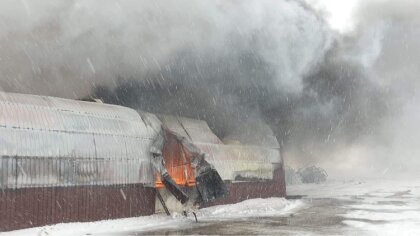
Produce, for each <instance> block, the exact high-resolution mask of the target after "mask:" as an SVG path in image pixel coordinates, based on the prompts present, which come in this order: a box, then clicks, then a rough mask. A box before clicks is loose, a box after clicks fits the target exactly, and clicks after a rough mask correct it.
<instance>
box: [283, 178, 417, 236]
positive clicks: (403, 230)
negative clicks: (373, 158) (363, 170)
mask: <svg viewBox="0 0 420 236" xmlns="http://www.w3.org/2000/svg"><path fill="white" fill-rule="evenodd" d="M288 192H289V194H304V195H307V197H306V199H307V200H308V199H314V198H316V199H326V198H333V199H337V200H341V201H342V204H341V206H339V207H340V208H341V209H342V210H343V211H341V213H338V214H337V216H338V217H341V218H342V220H341V222H342V224H343V225H344V228H343V233H346V234H352V232H358V234H359V235H360V234H363V235H420V180H410V181H404V180H371V181H350V182H340V181H336V182H330V183H326V184H322V185H296V186H291V187H289V188H288Z"/></svg>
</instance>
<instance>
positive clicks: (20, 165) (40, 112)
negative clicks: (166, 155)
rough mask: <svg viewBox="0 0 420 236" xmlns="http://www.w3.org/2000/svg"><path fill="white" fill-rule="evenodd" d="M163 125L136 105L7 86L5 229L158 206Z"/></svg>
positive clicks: (0, 208) (1, 99) (1, 145)
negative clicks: (157, 146)
mask: <svg viewBox="0 0 420 236" xmlns="http://www.w3.org/2000/svg"><path fill="white" fill-rule="evenodd" d="M159 128H160V122H159V121H158V120H157V118H156V117H154V116H153V115H151V114H147V113H144V114H141V116H140V114H139V113H137V112H136V111H134V110H131V109H129V108H124V107H119V106H112V105H106V104H98V103H89V102H82V101H73V100H66V99H60V98H51V97H41V96H33V95H23V94H6V93H0V156H1V159H0V230H1V231H4V230H12V229H18V228H23V227H33V226H40V225H46V224H53V223H59V222H72V221H92V220H101V219H114V218H121V217H130V216H139V215H145V214H153V213H154V206H155V190H154V188H149V187H147V186H150V187H152V186H154V182H155V180H154V179H155V176H154V172H153V170H152V167H151V164H150V156H149V153H148V150H149V146H150V144H151V142H152V141H153V139H154V137H155V135H156V133H157V131H158V130H159Z"/></svg>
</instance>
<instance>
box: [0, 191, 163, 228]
mask: <svg viewBox="0 0 420 236" xmlns="http://www.w3.org/2000/svg"><path fill="white" fill-rule="evenodd" d="M154 211H155V189H154V188H149V187H144V186H143V185H141V184H130V185H112V186H109V185H106V186H100V185H97V186H77V187H37V188H20V189H2V190H1V191H0V231H10V230H15V229H21V228H28V227H36V226H43V225H48V224H56V223H63V222H87V221H95V220H104V219H117V218H125V217H135V216H142V215H151V214H153V213H154Z"/></svg>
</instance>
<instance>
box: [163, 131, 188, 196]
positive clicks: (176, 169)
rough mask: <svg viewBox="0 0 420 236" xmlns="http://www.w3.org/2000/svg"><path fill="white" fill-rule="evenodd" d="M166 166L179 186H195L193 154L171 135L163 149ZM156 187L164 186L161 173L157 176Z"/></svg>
mask: <svg viewBox="0 0 420 236" xmlns="http://www.w3.org/2000/svg"><path fill="white" fill-rule="evenodd" d="M163 157H164V160H165V167H166V169H167V170H168V173H169V175H170V176H171V177H172V179H173V180H174V181H175V182H176V184H178V185H179V186H185V187H186V186H195V175H194V168H193V167H192V165H191V160H192V155H191V154H190V153H189V152H188V150H186V149H185V148H184V147H183V145H182V144H181V142H179V141H178V140H177V139H176V138H174V137H173V136H171V135H168V136H167V140H166V143H165V147H164V149H163ZM155 186H156V188H164V187H165V186H164V185H163V183H162V181H161V179H160V176H159V174H157V176H156V183H155Z"/></svg>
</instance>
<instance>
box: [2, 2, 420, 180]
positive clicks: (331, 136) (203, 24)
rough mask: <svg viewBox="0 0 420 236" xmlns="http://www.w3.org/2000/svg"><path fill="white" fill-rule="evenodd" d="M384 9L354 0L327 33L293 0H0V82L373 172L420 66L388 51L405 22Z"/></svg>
mask: <svg viewBox="0 0 420 236" xmlns="http://www.w3.org/2000/svg"><path fill="white" fill-rule="evenodd" d="M406 2H407V3H410V4H411V5H410V6H411V7H417V6H418V5H419V4H416V3H415V2H413V1H408V0H407V1H406ZM393 5H394V4H393V3H391V1H385V2H383V1H381V2H374V3H372V4H369V5H365V6H361V8H360V9H361V10H360V11H359V12H358V14H359V15H358V19H360V22H358V23H359V24H358V27H356V29H355V30H354V32H351V33H350V34H349V35H340V34H338V33H337V32H334V31H332V30H331V29H330V28H329V26H328V24H327V23H326V22H325V21H324V19H323V16H322V14H321V13H318V12H317V11H315V10H313V9H312V8H311V7H310V6H309V5H307V4H306V3H304V2H303V1H298V0H295V1H292V0H290V1H275V0H268V1H257V0H247V1H235V0H227V1H226V0H219V1H217V0H216V1H215V0H204V1H187V0H178V1H167V0H163V1H112V0H106V1H99V0H92V1H25V0H22V1H9V2H7V1H3V2H2V6H1V7H0V25H1V28H0V29H1V30H0V41H1V43H0V45H1V46H0V52H1V54H0V55H1V58H0V59H1V60H0V71H1V73H2V79H1V80H0V86H1V88H2V89H3V90H5V91H16V92H25V93H34V94H44V95H54V96H61V97H68V98H83V97H99V98H102V99H103V100H104V101H105V102H109V103H115V104H122V105H126V106H130V107H133V108H138V109H143V110H146V111H150V112H155V113H165V114H173V115H182V116H188V117H192V118H198V119H204V120H206V121H207V122H208V123H209V125H210V127H211V128H212V129H213V130H214V131H215V133H216V134H217V135H218V136H219V137H221V138H224V139H225V140H228V139H229V138H231V137H235V138H238V137H239V138H240V139H241V141H242V142H244V143H247V142H253V141H255V140H252V139H258V138H259V137H258V133H263V134H271V130H272V131H273V132H274V135H276V136H277V138H278V139H279V140H280V141H281V142H282V144H283V148H284V150H285V154H286V158H287V161H288V162H289V163H291V164H294V165H300V166H302V165H310V164H314V163H315V164H321V165H324V166H326V167H327V168H329V169H336V170H338V171H337V172H341V171H343V170H350V171H351V168H354V167H355V166H357V165H359V164H364V165H365V167H366V165H367V166H369V164H366V163H369V161H368V160H372V158H371V157H370V156H369V155H370V154H372V155H375V158H373V159H374V162H372V163H375V164H377V163H380V162H383V163H386V164H385V165H381V167H378V168H376V167H375V168H371V169H369V170H377V169H380V168H382V169H386V166H387V165H389V163H391V161H390V160H393V159H392V158H390V157H387V156H386V155H382V153H387V151H386V148H384V147H388V146H389V144H390V143H392V144H394V140H392V139H390V138H389V137H390V136H395V135H396V134H395V127H394V126H392V127H389V124H392V125H396V124H395V123H393V122H390V121H394V120H396V118H395V117H398V118H400V117H402V116H400V115H399V114H400V113H401V112H403V110H404V109H405V110H408V111H407V112H408V113H410V112H412V109H411V108H410V107H409V105H407V104H410V103H409V102H407V101H412V100H409V99H408V100H407V99H406V98H407V97H406V96H404V98H401V97H399V95H400V94H405V93H406V91H410V93H411V94H416V93H417V95H418V92H416V91H417V90H415V89H414V88H417V87H418V82H417V81H418V80H416V79H415V78H417V77H416V75H415V74H414V73H413V72H417V71H416V70H418V69H417V68H420V67H418V66H417V64H416V63H418V62H414V61H415V60H416V59H415V58H416V56H417V55H419V54H418V53H415V51H411V50H410V49H406V50H407V52H409V54H405V55H404V54H399V52H398V48H400V47H407V48H411V47H414V46H417V44H418V43H417V41H416V40H415V35H416V32H417V33H418V32H419V31H416V30H411V32H410V33H407V34H406V37H407V38H406V39H405V40H406V44H404V45H400V44H398V43H399V42H398V34H399V33H401V32H402V31H403V32H404V31H405V30H408V29H409V28H410V27H416V26H418V22H417V23H414V21H412V19H411V18H409V17H407V18H404V17H403V16H404V15H405V14H406V12H405V11H406V10H407V9H405V8H404V7H400V8H394V6H393ZM406 5H408V4H406ZM378 6H380V7H383V9H384V10H383V11H381V13H380V14H379V13H375V14H374V12H375V11H373V9H377V8H378ZM410 6H409V7H410ZM414 12H415V11H413V12H412V15H413V16H412V17H413V18H414V19H416V18H417V17H416V16H415V13H414ZM397 55H400V58H399V61H398V63H396V64H393V57H394V56H397ZM406 55H410V56H412V58H411V59H407V58H406ZM417 61H418V60H417ZM405 63H407V64H405ZM403 64H404V65H403ZM405 65H410V66H411V67H409V68H408V67H406V66H405ZM394 67H395V68H398V70H393V69H392V68H394ZM404 73H406V74H404ZM402 75H404V76H403V77H401V76H402ZM397 78H398V79H397ZM413 83H414V84H415V83H417V84H416V86H412V85H413ZM406 89H408V90H406ZM413 89H414V90H413ZM417 95H416V96H417ZM413 96H414V95H413ZM418 97H419V96H417V98H418ZM411 104H412V105H411V106H415V104H414V103H411ZM406 105H407V106H408V107H407V106H406ZM403 107H404V108H403ZM396 108H401V109H400V111H397V110H396ZM416 114H419V113H417V112H416ZM404 117H406V118H407V119H409V118H410V117H411V115H409V114H407V115H405V116H404ZM407 129H409V128H407ZM397 136H398V135H397ZM367 150H368V151H367ZM372 150H373V151H372ZM378 150H379V151H378ZM393 150H395V149H393ZM378 153H381V155H378ZM376 156H380V157H376ZM364 162H366V163H364Z"/></svg>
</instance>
